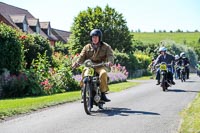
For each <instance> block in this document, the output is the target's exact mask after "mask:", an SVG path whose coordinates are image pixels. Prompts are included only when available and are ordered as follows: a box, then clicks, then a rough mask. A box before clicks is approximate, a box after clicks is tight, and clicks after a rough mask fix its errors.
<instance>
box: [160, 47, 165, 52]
mask: <svg viewBox="0 0 200 133" xmlns="http://www.w3.org/2000/svg"><path fill="white" fill-rule="evenodd" d="M166 51H167V48H165V47H160V48H159V52H166Z"/></svg>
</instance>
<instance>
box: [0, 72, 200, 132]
mask: <svg viewBox="0 0 200 133" xmlns="http://www.w3.org/2000/svg"><path fill="white" fill-rule="evenodd" d="M140 82H142V84H141V85H139V86H137V87H133V88H130V89H127V90H124V91H121V92H118V93H110V94H108V97H109V98H110V99H111V100H112V102H110V103H107V104H106V105H105V110H103V111H101V110H98V109H97V108H94V112H93V115H91V116H89V115H86V114H85V112H84V109H83V104H81V103H80V101H76V102H72V103H66V104H63V105H59V106H55V107H51V108H48V109H44V110H40V111H36V112H33V113H31V114H28V115H24V116H20V117H17V118H13V119H10V120H7V121H4V122H1V123H0V133H176V132H177V130H178V127H179V125H180V122H181V116H180V112H181V111H182V110H183V109H184V108H186V107H187V106H188V105H189V103H190V102H191V101H192V100H193V99H194V98H195V96H196V95H197V94H198V92H200V87H199V86H200V82H199V77H197V76H196V75H192V76H191V78H190V79H189V80H188V81H187V82H185V83H181V81H176V85H175V86H172V87H170V88H169V91H168V92H163V91H162V90H161V88H160V87H159V86H156V85H155V84H156V81H154V80H146V81H140Z"/></svg>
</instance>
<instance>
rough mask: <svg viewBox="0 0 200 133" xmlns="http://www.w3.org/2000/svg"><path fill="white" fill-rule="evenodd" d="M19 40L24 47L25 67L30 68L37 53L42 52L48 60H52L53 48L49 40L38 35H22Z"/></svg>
mask: <svg viewBox="0 0 200 133" xmlns="http://www.w3.org/2000/svg"><path fill="white" fill-rule="evenodd" d="M21 42H22V44H23V45H24V49H25V61H26V63H27V64H26V68H30V66H31V63H32V61H33V59H37V55H38V53H40V54H44V53H45V51H46V56H47V57H48V61H50V62H51V61H52V53H53V48H52V47H51V46H50V44H49V41H48V40H47V39H45V38H43V37H42V36H40V35H36V34H34V35H22V36H21Z"/></svg>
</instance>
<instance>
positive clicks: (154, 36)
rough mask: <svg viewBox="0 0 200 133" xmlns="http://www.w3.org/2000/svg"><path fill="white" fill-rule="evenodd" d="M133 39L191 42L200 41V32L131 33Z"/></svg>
mask: <svg viewBox="0 0 200 133" xmlns="http://www.w3.org/2000/svg"><path fill="white" fill-rule="evenodd" d="M132 34H133V35H134V39H135V40H139V41H142V42H143V43H159V42H160V41H162V40H173V41H175V43H179V44H185V43H187V44H191V43H197V42H198V41H200V32H180V33H175V32H174V33H169V32H162V33H159V32H157V33H153V32H149V33H143V32H141V33H135V32H134V33H132Z"/></svg>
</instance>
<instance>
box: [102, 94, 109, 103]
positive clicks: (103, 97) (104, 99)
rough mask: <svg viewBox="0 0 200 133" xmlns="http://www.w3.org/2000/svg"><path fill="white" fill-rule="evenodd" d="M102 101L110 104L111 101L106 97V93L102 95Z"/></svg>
mask: <svg viewBox="0 0 200 133" xmlns="http://www.w3.org/2000/svg"><path fill="white" fill-rule="evenodd" d="M101 100H102V101H104V102H110V99H108V98H107V97H106V94H105V92H102V93H101Z"/></svg>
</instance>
